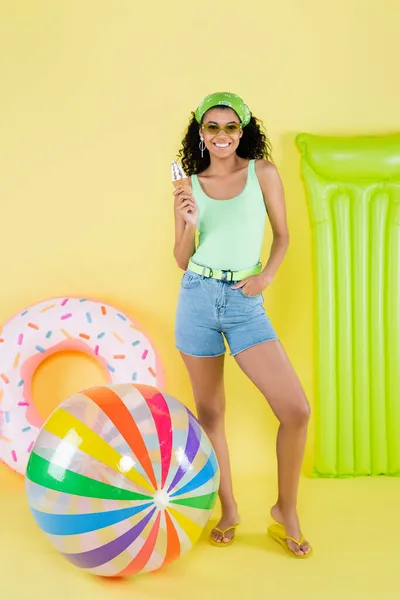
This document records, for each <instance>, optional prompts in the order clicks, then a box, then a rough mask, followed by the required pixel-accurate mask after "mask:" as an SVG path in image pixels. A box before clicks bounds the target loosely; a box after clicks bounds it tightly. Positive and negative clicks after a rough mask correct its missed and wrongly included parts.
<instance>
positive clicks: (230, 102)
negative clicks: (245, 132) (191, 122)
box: [196, 92, 251, 127]
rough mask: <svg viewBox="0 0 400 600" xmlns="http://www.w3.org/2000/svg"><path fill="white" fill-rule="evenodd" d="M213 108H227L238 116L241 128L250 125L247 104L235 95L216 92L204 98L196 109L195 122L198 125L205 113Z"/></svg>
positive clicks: (249, 113)
mask: <svg viewBox="0 0 400 600" xmlns="http://www.w3.org/2000/svg"><path fill="white" fill-rule="evenodd" d="M215 106H229V107H230V108H232V110H234V111H235V113H236V114H237V115H238V117H239V119H240V122H241V124H242V127H246V125H248V124H249V123H250V119H251V112H250V109H249V107H248V106H247V104H245V103H244V102H243V100H242V99H241V98H240V97H239V96H237V95H236V94H230V93H229V92H217V93H215V94H209V95H208V96H206V97H205V98H204V99H203V100H202V101H201V103H200V105H199V106H198V108H197V109H196V121H197V122H198V123H199V124H200V123H201V120H202V118H203V117H204V115H205V113H206V112H207V111H208V110H210V108H214V107H215Z"/></svg>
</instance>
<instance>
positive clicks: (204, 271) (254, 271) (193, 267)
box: [188, 260, 261, 281]
mask: <svg viewBox="0 0 400 600" xmlns="http://www.w3.org/2000/svg"><path fill="white" fill-rule="evenodd" d="M188 269H189V270H190V271H193V273H197V275H202V276H203V277H206V278H207V279H209V278H212V279H220V280H221V281H242V279H246V277H251V276H252V275H258V274H259V273H261V263H258V265H256V266H255V267H252V268H251V269H244V270H243V271H220V270H218V269H210V268H209V267H202V266H201V265H197V264H196V263H194V262H192V261H191V260H190V261H189V265H188Z"/></svg>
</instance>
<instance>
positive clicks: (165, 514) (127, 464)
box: [25, 384, 219, 577]
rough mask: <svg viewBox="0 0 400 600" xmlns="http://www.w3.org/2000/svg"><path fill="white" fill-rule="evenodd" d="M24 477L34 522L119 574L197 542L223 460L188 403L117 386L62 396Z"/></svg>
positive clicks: (87, 563) (80, 559)
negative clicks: (219, 463)
mask: <svg viewBox="0 0 400 600" xmlns="http://www.w3.org/2000/svg"><path fill="white" fill-rule="evenodd" d="M25 485H26V492H27V497H28V503H29V506H30V510H31V512H32V515H33V517H34V519H35V521H36V523H37V525H38V526H39V527H40V529H41V530H42V531H43V532H44V533H45V534H46V537H48V540H49V541H50V543H51V544H52V545H53V546H54V547H55V548H56V549H57V550H58V551H59V552H60V553H61V554H62V555H63V556H64V557H65V558H66V559H67V560H68V561H69V562H71V563H72V564H73V565H75V566H77V567H79V568H81V569H84V571H86V572H89V573H92V574H95V575H101V576H105V577H107V576H109V577H112V576H116V575H118V576H120V577H121V576H126V575H134V574H138V573H143V572H145V571H154V570H156V569H159V568H161V567H164V566H165V565H166V564H168V563H170V562H172V561H174V560H176V559H178V558H179V557H181V556H183V555H184V554H185V553H186V552H188V551H189V550H190V548H191V547H192V546H193V544H195V543H196V541H197V540H198V539H199V537H200V535H201V533H202V531H203V528H204V527H205V525H206V524H207V522H208V520H209V518H210V515H211V512H212V510H213V507H214V505H215V501H216V498H217V493H218V486H219V468H218V462H217V458H216V455H215V452H214V450H213V448H212V445H211V442H210V440H209V438H208V437H207V435H206V433H205V431H204V430H203V428H202V427H201V426H200V424H199V422H198V421H197V419H196V418H195V417H194V415H193V414H192V413H191V412H190V411H189V410H188V409H187V408H186V406H184V404H182V403H181V402H179V400H177V399H176V398H174V397H172V396H169V395H168V394H165V393H161V392H160V391H159V390H157V389H156V388H154V387H152V386H147V385H141V384H138V385H137V384H136V385H132V384H119V385H113V386H100V387H96V388H92V389H90V390H85V391H83V392H81V393H78V394H74V395H73V396H71V397H70V398H69V399H67V400H65V401H64V402H62V403H61V404H60V406H59V407H58V408H57V409H56V410H55V411H54V412H53V413H52V414H51V415H50V417H49V418H48V419H47V421H46V423H45V424H44V426H43V428H42V430H41V432H40V434H39V435H38V437H37V439H36V442H35V445H34V447H33V450H32V452H31V455H30V458H29V462H28V467H27V470H26V479H25Z"/></svg>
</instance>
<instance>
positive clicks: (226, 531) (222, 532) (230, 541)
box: [210, 523, 239, 546]
mask: <svg viewBox="0 0 400 600" xmlns="http://www.w3.org/2000/svg"><path fill="white" fill-rule="evenodd" d="M237 527H239V523H236V525H231V527H227V529H219V527H213V531H218V533H220V534H221V535H222V538H224V537H225V534H226V533H228V531H231V530H232V529H233V530H234V531H236V528H237ZM235 537H236V536H235V535H233V536H232V537H231V539H230V540H229V542H223V541H221V542H217V541H216V540H213V539H212V538H210V542H211V543H212V545H213V546H230V545H231V544H233V542H234V540H235Z"/></svg>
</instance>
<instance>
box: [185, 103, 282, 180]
mask: <svg viewBox="0 0 400 600" xmlns="http://www.w3.org/2000/svg"><path fill="white" fill-rule="evenodd" d="M218 108H228V107H224V106H218ZM199 144H200V134H199V124H198V123H197V121H196V117H195V114H194V112H192V118H191V120H190V122H189V125H188V128H187V131H186V133H185V137H184V138H183V140H182V148H181V149H180V150H179V153H178V158H179V159H180V160H181V163H182V167H183V170H184V171H185V173H186V175H188V176H190V175H197V174H199V173H201V172H202V171H204V170H205V169H207V167H209V166H210V153H209V151H208V150H207V148H206V149H205V150H204V156H203V158H202V157H201V152H200V148H199ZM236 154H237V155H238V156H240V157H241V158H247V159H249V160H251V159H257V158H266V159H269V160H271V143H270V141H269V139H268V137H267V135H266V134H265V133H264V132H263V131H262V123H261V121H259V120H258V119H256V118H255V117H253V116H252V117H251V120H250V123H249V124H248V125H246V127H244V128H243V135H242V137H241V139H240V142H239V146H238V148H237V150H236Z"/></svg>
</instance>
